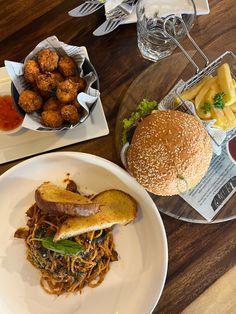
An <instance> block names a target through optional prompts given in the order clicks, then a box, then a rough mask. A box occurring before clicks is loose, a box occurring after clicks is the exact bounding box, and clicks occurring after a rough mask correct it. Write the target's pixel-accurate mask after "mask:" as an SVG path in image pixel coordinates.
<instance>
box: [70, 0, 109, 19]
mask: <svg viewBox="0 0 236 314" xmlns="http://www.w3.org/2000/svg"><path fill="white" fill-rule="evenodd" d="M104 4H105V0H87V1H85V2H84V3H82V4H81V5H79V6H78V7H76V8H74V9H73V10H71V11H69V12H68V14H69V15H70V16H73V17H81V16H86V15H89V14H92V13H93V12H95V11H97V10H99V9H100V8H101V7H103V6H104Z"/></svg>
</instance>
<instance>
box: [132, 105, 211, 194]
mask: <svg viewBox="0 0 236 314" xmlns="http://www.w3.org/2000/svg"><path fill="white" fill-rule="evenodd" d="M211 158H212V145H211V140H210V137H209V135H208V133H207V131H206V130H205V128H204V127H203V125H202V124H201V122H199V121H198V120H197V118H195V117H194V116H192V115H189V114H186V113H183V112H180V111H175V110H165V111H156V112H154V113H152V114H150V115H149V116H147V117H146V118H144V119H143V120H142V121H141V122H140V123H139V124H138V126H137V128H136V130H135V132H134V136H133V138H132V142H131V145H130V147H129V149H128V154H127V166H128V171H129V172H130V174H131V175H132V176H133V177H135V178H136V180H137V181H138V182H139V183H140V184H141V185H142V186H144V187H145V188H146V189H147V190H148V191H149V192H152V193H154V194H156V195H163V196H164V195H176V194H179V193H180V192H184V191H186V190H187V189H191V188H193V187H194V186H195V185H197V184H198V183H199V182H200V181H201V179H202V178H203V176H204V174H205V173H206V171H207V169H208V167H209V164H210V161H211Z"/></svg>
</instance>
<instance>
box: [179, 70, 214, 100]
mask: <svg viewBox="0 0 236 314" xmlns="http://www.w3.org/2000/svg"><path fill="white" fill-rule="evenodd" d="M210 78H212V76H211V75H209V76H206V77H204V78H203V79H202V80H201V81H199V82H198V83H197V84H196V85H194V86H192V87H190V88H189V89H186V90H185V91H184V92H182V93H181V97H182V98H183V99H185V100H192V99H194V98H195V97H196V96H197V94H198V92H199V91H200V89H201V88H202V87H203V85H204V84H205V83H206V82H207V81H208V80H209V79H210ZM180 102H181V100H180V98H179V97H176V103H177V104H180Z"/></svg>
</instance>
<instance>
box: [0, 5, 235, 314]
mask: <svg viewBox="0 0 236 314" xmlns="http://www.w3.org/2000/svg"><path fill="white" fill-rule="evenodd" d="M80 3H82V1H79V0H70V1H65V0H54V1H49V0H42V1H36V0H28V1H23V0H15V1H3V0H0V4H1V10H0V41H1V42H0V44H1V49H0V66H3V62H4V59H8V60H14V61H19V60H22V59H23V58H24V56H25V55H27V53H28V52H29V51H31V50H32V48H33V47H34V46H35V45H36V44H37V43H38V42H40V41H41V40H43V39H44V38H46V37H48V36H50V35H56V36H57V37H58V38H59V39H60V40H61V41H64V42H66V43H71V44H73V45H78V46H82V45H84V46H86V47H87V50H88V53H89V56H90V59H91V61H92V63H93V64H94V66H95V68H96V70H97V72H98V75H99V78H100V83H101V98H102V103H103V106H104V111H105V114H106V118H107V121H108V124H109V128H110V134H109V135H108V136H105V137H103V138H99V139H95V140H90V141H87V142H85V143H80V144H76V145H72V146H69V147H66V148H63V149H62V150H65V151H80V152H87V153H91V154H95V155H99V156H101V157H104V158H106V159H109V160H111V161H113V162H115V163H118V164H119V163H120V161H119V158H118V156H117V154H116V150H115V122H116V115H117V112H118V109H119V104H120V103H121V101H122V98H123V96H124V95H125V93H126V91H127V89H128V87H129V86H130V84H131V83H132V81H133V80H134V79H135V78H136V77H137V76H138V75H139V74H140V73H141V72H142V71H143V70H145V69H146V68H147V67H149V66H150V64H151V63H150V62H149V61H147V60H144V59H143V58H142V57H141V56H140V54H139V51H138V49H137V45H136V26H135V24H133V25H126V26H122V27H120V28H119V29H118V30H116V31H114V32H113V33H111V34H109V35H106V36H104V37H94V36H93V34H92V32H93V30H94V29H95V28H96V27H97V26H98V25H99V24H101V23H102V22H103V21H104V14H103V11H102V10H99V11H97V12H96V13H94V14H93V15H91V16H87V17H84V18H78V19H76V18H71V17H69V16H68V14H67V12H68V11H69V10H71V9H72V8H74V7H75V6H77V5H78V4H80ZM209 3H210V8H211V13H210V15H207V16H199V17H198V19H197V23H196V25H195V26H194V29H193V31H192V35H193V37H194V38H195V39H196V40H197V42H198V44H199V45H200V46H201V47H202V48H204V47H206V46H207V45H209V43H211V45H212V47H213V48H214V45H216V46H217V47H218V49H220V50H221V52H223V51H224V50H225V49H227V47H225V43H226V38H228V40H231V39H232V42H233V40H235V34H236V30H235V28H236V14H235V3H234V0H224V1H218V0H210V1H209ZM213 50H214V49H213ZM18 162H19V161H17V162H11V163H8V164H4V165H1V166H0V173H3V172H4V171H6V170H7V169H9V168H10V167H12V166H14V165H15V164H17V163H18ZM162 218H163V221H164V225H165V228H166V232H167V237H168V244H169V268H168V276H167V280H166V285H165V289H164V292H163V294H162V296H161V299H160V301H159V303H158V305H157V307H156V309H155V310H154V313H168V314H170V313H180V312H181V311H183V310H184V309H185V312H186V313H198V306H199V309H201V312H203V313H207V311H206V310H207V307H206V305H207V304H208V305H209V304H215V303H216V302H217V297H218V296H217V295H218V294H221V291H219V289H217V290H216V289H214V283H215V281H216V280H217V279H219V278H220V280H221V281H220V283H221V285H220V284H219V281H217V282H216V285H217V286H216V287H221V289H222V290H224V282H225V281H224V274H225V273H227V272H228V271H229V270H231V272H229V273H227V274H226V275H225V276H227V282H228V280H230V278H231V280H232V282H233V277H234V282H235V270H234V269H233V266H234V265H235V264H236V231H235V230H236V222H235V221H229V222H225V223H221V224H212V225H199V224H191V223H186V222H182V221H179V220H175V219H173V218H170V217H168V216H166V215H162ZM209 287H212V291H213V292H211V291H210V292H209V290H207V289H208V288H209ZM232 287H233V286H232ZM232 287H231V288H232ZM210 289H211V288H210ZM221 289H220V290H221ZM232 289H233V288H232ZM232 289H231V290H230V287H229V289H228V290H227V291H228V292H227V293H226V291H225V293H224V298H225V299H223V303H221V304H229V305H230V306H229V307H227V309H226V308H224V311H221V308H220V305H219V307H215V308H217V309H218V312H219V313H233V307H232V304H233V303H232V302H235V293H234V296H233V295H231V292H232V291H233V290H232ZM206 290H207V292H205V291H206ZM214 291H217V295H214ZM204 292H205V293H206V294H205V293H204ZM234 292H235V285H234ZM200 295H201V300H200V301H199V302H200V303H199V302H198V300H199V299H198V297H199V296H200ZM233 299H234V301H233ZM194 300H195V303H192V302H193V301H194ZM221 301H222V300H221ZM202 302H203V303H202ZM204 302H205V303H204ZM190 304H191V305H190ZM199 304H201V306H200V305H199ZM202 304H203V305H202ZM204 304H205V306H204ZM188 305H190V307H188ZM195 305H196V306H195ZM234 305H235V303H234ZM230 308H231V310H232V311H231V310H229V309H230ZM222 309H223V308H222ZM234 310H235V307H234ZM218 312H217V313H218ZM208 313H216V312H211V311H210V310H209V312H208ZM131 314H133V313H131ZM134 314H135V313H134Z"/></svg>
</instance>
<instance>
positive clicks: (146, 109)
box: [122, 99, 158, 144]
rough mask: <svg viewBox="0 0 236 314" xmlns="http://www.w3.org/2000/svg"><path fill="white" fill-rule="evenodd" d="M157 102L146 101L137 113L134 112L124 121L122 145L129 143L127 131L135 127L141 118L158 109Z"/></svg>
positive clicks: (140, 105)
mask: <svg viewBox="0 0 236 314" xmlns="http://www.w3.org/2000/svg"><path fill="white" fill-rule="evenodd" d="M157 106H158V105H157V102H156V101H155V100H154V101H148V100H146V99H144V100H143V101H141V103H140V104H139V105H138V107H137V111H135V112H132V113H131V115H130V117H129V118H126V119H124V120H123V133H122V143H123V144H125V143H126V142H127V130H128V129H129V128H130V127H131V126H133V125H134V124H135V123H136V122H137V121H138V120H139V119H140V118H143V117H145V116H147V115H149V114H150V113H151V112H152V111H153V110H154V109H157Z"/></svg>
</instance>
